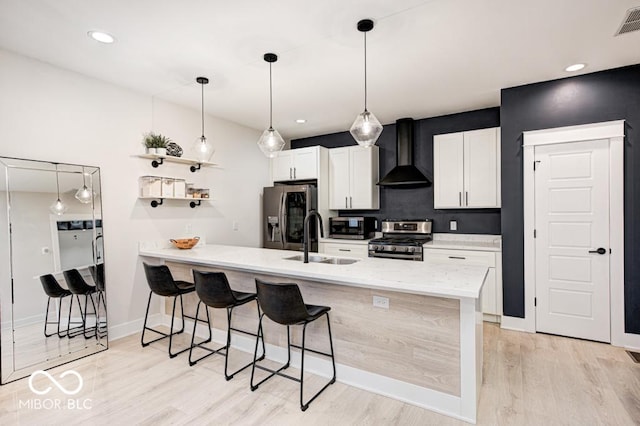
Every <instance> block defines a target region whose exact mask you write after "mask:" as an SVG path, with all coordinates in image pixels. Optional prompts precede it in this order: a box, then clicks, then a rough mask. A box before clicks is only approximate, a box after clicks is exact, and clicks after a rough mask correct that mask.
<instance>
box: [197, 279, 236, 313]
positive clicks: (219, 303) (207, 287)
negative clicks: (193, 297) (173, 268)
mask: <svg viewBox="0 0 640 426" xmlns="http://www.w3.org/2000/svg"><path fill="white" fill-rule="evenodd" d="M193 281H194V282H195V283H196V293H198V297H199V298H200V300H202V302H203V303H204V304H205V305H207V306H211V307H212V308H227V307H229V306H233V305H234V304H235V302H236V298H235V296H234V295H233V292H232V291H231V287H230V286H229V281H228V280H227V276H226V274H225V273H224V272H200V271H196V270H194V271H193Z"/></svg>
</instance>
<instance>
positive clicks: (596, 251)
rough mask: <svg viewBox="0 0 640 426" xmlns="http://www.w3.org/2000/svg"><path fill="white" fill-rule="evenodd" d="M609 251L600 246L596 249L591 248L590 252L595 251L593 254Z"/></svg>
mask: <svg viewBox="0 0 640 426" xmlns="http://www.w3.org/2000/svg"><path fill="white" fill-rule="evenodd" d="M606 252H607V250H606V249H605V248H603V247H599V248H597V249H596V250H589V253H593V254H596V253H597V254H605V253H606Z"/></svg>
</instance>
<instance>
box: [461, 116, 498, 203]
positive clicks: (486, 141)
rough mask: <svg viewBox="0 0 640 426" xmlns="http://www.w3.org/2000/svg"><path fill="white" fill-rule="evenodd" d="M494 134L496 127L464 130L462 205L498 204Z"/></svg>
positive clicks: (496, 149)
mask: <svg viewBox="0 0 640 426" xmlns="http://www.w3.org/2000/svg"><path fill="white" fill-rule="evenodd" d="M497 133H498V131H497V129H496V128H492V129H482V130H474V131H471V132H465V133H464V194H463V205H464V206H465V207H469V208H487V207H489V208H490V207H500V191H499V186H498V179H499V173H500V169H499V164H500V163H499V160H498V159H499V146H498V137H497Z"/></svg>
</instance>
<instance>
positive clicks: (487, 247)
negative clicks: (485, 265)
mask: <svg viewBox="0 0 640 426" xmlns="http://www.w3.org/2000/svg"><path fill="white" fill-rule="evenodd" d="M422 247H424V248H425V249H450V250H477V251H497V252H499V251H502V236H500V235H481V234H433V241H430V242H428V243H426V244H423V246H422Z"/></svg>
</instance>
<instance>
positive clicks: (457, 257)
mask: <svg viewBox="0 0 640 426" xmlns="http://www.w3.org/2000/svg"><path fill="white" fill-rule="evenodd" d="M449 259H460V260H465V259H466V257H462V256H449Z"/></svg>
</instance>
